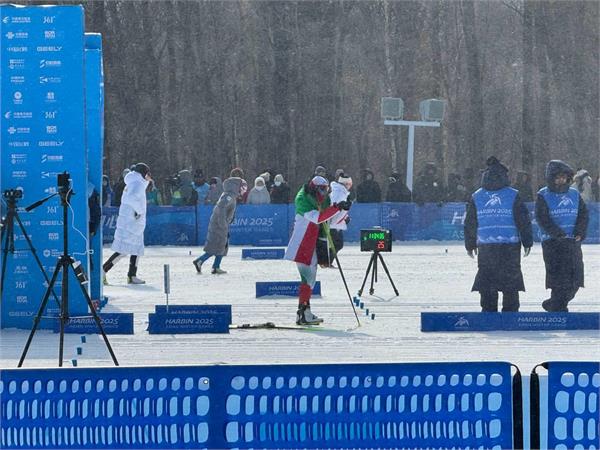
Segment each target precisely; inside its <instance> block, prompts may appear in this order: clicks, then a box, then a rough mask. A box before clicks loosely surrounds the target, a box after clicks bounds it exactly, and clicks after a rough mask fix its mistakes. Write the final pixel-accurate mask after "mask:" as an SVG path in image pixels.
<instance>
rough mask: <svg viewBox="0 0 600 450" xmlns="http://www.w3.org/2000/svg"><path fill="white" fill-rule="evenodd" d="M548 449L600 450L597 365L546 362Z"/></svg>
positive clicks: (599, 396)
mask: <svg viewBox="0 0 600 450" xmlns="http://www.w3.org/2000/svg"><path fill="white" fill-rule="evenodd" d="M547 367H548V448H552V449H556V450H567V449H572V448H586V449H588V448H596V449H598V448H600V362H550V363H547Z"/></svg>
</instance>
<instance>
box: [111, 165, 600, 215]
mask: <svg viewBox="0 0 600 450" xmlns="http://www.w3.org/2000/svg"><path fill="white" fill-rule="evenodd" d="M129 171H130V169H124V170H123V172H122V173H121V176H120V177H119V179H118V180H117V181H116V183H114V184H112V183H111V182H110V179H109V177H108V176H107V175H104V176H103V179H102V187H103V189H102V205H103V206H120V202H121V196H122V195H123V189H124V188H125V182H124V179H125V176H126V175H127V173H129ZM234 171H235V173H236V176H238V177H239V178H241V179H242V187H241V189H240V194H239V197H238V198H237V202H238V204H250V205H263V204H270V203H274V204H281V203H292V202H293V201H294V198H293V196H292V189H291V187H290V186H289V185H288V183H287V181H286V179H285V177H284V175H283V174H281V173H276V172H275V171H273V170H272V169H266V170H265V171H264V172H263V173H261V174H259V175H258V176H257V177H256V178H255V179H254V181H253V183H252V187H250V185H249V183H248V182H247V181H246V177H245V174H244V171H243V170H242V169H240V168H236V169H234ZM440 172H441V171H440V170H439V169H438V167H437V166H436V164H435V163H431V162H430V163H427V164H425V166H424V167H423V168H422V169H421V170H420V171H419V172H418V173H417V175H416V177H415V180H414V186H413V190H412V192H411V190H410V189H409V188H408V186H407V185H406V180H405V177H404V174H402V173H400V172H398V171H393V172H392V173H390V175H389V176H387V177H386V178H385V181H384V183H383V186H382V185H381V184H380V183H379V182H378V181H377V180H376V177H375V174H374V172H373V171H372V170H371V169H369V168H364V169H362V170H361V171H360V180H359V183H357V184H355V186H354V187H353V189H352V191H351V193H350V200H352V201H356V202H358V203H379V202H406V203H408V202H414V203H416V204H418V205H423V204H425V203H436V204H442V203H446V202H463V203H466V202H468V201H469V200H470V198H471V194H472V193H473V192H474V191H475V190H476V189H477V188H478V187H479V185H480V178H481V172H480V171H478V170H476V169H473V168H470V167H467V168H465V170H464V171H463V173H462V174H459V173H450V174H448V177H447V179H446V180H445V182H444V180H443V179H442V176H441V173H440ZM340 174H346V175H348V173H347V172H345V171H344V170H343V169H337V170H335V171H334V172H333V173H330V172H329V171H328V170H327V169H326V168H325V167H324V166H320V165H319V166H317V167H316V168H315V170H314V174H313V175H318V176H322V177H324V178H326V179H329V180H330V181H337V179H338V177H339V176H340ZM512 186H513V187H514V188H515V189H517V190H518V191H519V193H520V196H521V198H522V199H523V201H525V202H533V201H534V200H535V196H534V193H535V192H536V191H537V189H534V187H533V186H532V177H531V175H530V174H529V173H527V172H524V171H518V172H517V173H516V176H515V179H514V180H512ZM572 186H573V187H575V188H576V189H577V190H578V191H579V193H580V194H581V197H582V199H583V200H584V201H586V202H598V201H600V178H599V177H598V176H596V177H595V179H593V178H592V176H591V175H590V173H589V172H588V171H587V170H585V169H578V170H577V171H576V174H575V177H574V179H573V185H572ZM222 192H223V180H222V179H221V178H220V177H218V176H214V177H210V178H209V177H207V176H206V175H205V174H204V172H203V170H202V169H196V170H195V171H194V172H192V171H190V170H188V169H183V170H180V171H179V172H177V173H176V174H174V175H172V176H170V177H167V178H166V179H164V180H163V181H162V182H161V183H160V187H159V186H158V185H157V183H155V182H154V181H151V182H150V184H149V186H148V189H147V191H146V196H147V202H148V205H158V206H162V205H170V206H194V205H215V204H216V202H217V201H218V200H219V197H220V196H221V193H222Z"/></svg>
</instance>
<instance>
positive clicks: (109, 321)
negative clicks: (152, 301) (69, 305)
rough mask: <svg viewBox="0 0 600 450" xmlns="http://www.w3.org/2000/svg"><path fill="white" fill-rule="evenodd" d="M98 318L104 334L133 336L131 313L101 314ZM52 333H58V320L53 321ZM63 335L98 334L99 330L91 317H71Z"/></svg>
mask: <svg viewBox="0 0 600 450" xmlns="http://www.w3.org/2000/svg"><path fill="white" fill-rule="evenodd" d="M98 317H99V318H100V323H101V324H102V329H103V330H104V332H105V333H106V334H133V313H103V314H98ZM54 332H55V333H58V332H60V322H59V321H58V320H55V321H54ZM65 333H74V334H100V329H99V328H98V325H97V324H96V321H95V320H94V318H93V317H92V316H85V317H71V318H70V319H69V322H68V323H67V325H66V326H65Z"/></svg>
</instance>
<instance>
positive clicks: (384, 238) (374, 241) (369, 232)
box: [360, 228, 392, 252]
mask: <svg viewBox="0 0 600 450" xmlns="http://www.w3.org/2000/svg"><path fill="white" fill-rule="evenodd" d="M360 251H361V252H391V251H392V232H391V231H390V230H384V229H381V228H370V229H366V230H360Z"/></svg>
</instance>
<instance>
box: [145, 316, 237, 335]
mask: <svg viewBox="0 0 600 450" xmlns="http://www.w3.org/2000/svg"><path fill="white" fill-rule="evenodd" d="M230 323H231V314H230V315H229V317H228V316H227V314H204V313H202V312H198V313H193V314H190V313H189V312H187V313H169V314H163V313H150V314H148V333H150V334H196V333H229V324H230Z"/></svg>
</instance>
